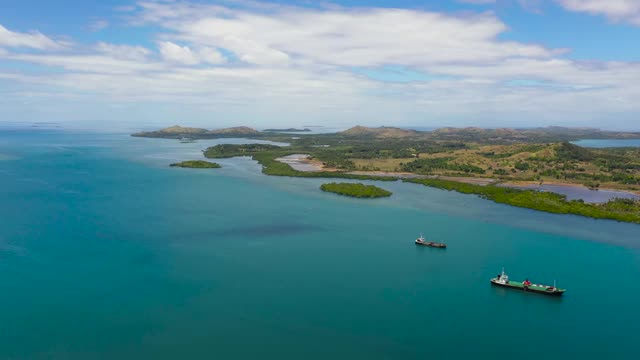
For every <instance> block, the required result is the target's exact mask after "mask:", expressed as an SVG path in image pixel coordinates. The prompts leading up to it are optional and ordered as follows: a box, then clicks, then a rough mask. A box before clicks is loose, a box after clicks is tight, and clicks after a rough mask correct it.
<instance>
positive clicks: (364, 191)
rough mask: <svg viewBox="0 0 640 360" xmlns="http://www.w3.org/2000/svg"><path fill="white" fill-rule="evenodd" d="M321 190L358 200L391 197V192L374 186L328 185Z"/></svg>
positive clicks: (322, 186) (356, 184)
mask: <svg viewBox="0 0 640 360" xmlns="http://www.w3.org/2000/svg"><path fill="white" fill-rule="evenodd" d="M320 190H322V191H326V192H332V193H335V194H339V195H344V196H351V197H356V198H381V197H389V196H391V194H392V193H391V191H387V190H385V189H382V188H379V187H377V186H373V185H364V184H360V183H355V184H354V183H327V184H322V185H321V186H320Z"/></svg>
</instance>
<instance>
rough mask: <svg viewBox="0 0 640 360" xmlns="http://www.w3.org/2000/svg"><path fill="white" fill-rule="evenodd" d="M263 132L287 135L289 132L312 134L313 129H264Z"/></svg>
mask: <svg viewBox="0 0 640 360" xmlns="http://www.w3.org/2000/svg"><path fill="white" fill-rule="evenodd" d="M262 131H264V132H283V133H287V132H311V129H308V128H304V129H296V128H288V129H264V130H262Z"/></svg>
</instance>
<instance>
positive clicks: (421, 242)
mask: <svg viewBox="0 0 640 360" xmlns="http://www.w3.org/2000/svg"><path fill="white" fill-rule="evenodd" d="M416 245H421V246H429V247H434V248H439V249H446V248H447V244H445V243H437V242H434V241H426V240H425V239H424V236H422V234H420V237H419V238H417V239H416Z"/></svg>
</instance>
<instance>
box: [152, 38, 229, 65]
mask: <svg viewBox="0 0 640 360" xmlns="http://www.w3.org/2000/svg"><path fill="white" fill-rule="evenodd" d="M158 47H159V50H160V55H162V58H163V59H164V60H166V61H168V62H170V63H174V64H180V65H197V64H200V63H208V64H222V63H224V62H225V58H224V56H222V54H220V52H219V51H217V50H216V49H212V48H209V47H201V48H199V49H198V50H191V49H190V48H189V47H188V46H180V45H178V44H175V43H173V42H170V41H161V42H159V43H158Z"/></svg>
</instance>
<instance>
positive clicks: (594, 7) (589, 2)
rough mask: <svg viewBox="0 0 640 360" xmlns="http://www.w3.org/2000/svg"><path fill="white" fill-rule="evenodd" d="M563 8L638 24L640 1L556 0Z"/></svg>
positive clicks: (639, 21)
mask: <svg viewBox="0 0 640 360" xmlns="http://www.w3.org/2000/svg"><path fill="white" fill-rule="evenodd" d="M556 1H557V2H558V3H560V5H562V6H563V7H564V8H565V9H567V10H570V11H577V12H586V13H589V14H592V15H604V16H606V17H607V18H608V19H610V20H612V21H615V22H626V23H630V24H634V25H640V1H638V0H556Z"/></svg>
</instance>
